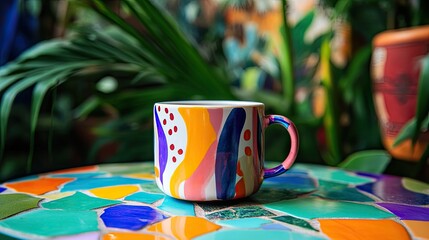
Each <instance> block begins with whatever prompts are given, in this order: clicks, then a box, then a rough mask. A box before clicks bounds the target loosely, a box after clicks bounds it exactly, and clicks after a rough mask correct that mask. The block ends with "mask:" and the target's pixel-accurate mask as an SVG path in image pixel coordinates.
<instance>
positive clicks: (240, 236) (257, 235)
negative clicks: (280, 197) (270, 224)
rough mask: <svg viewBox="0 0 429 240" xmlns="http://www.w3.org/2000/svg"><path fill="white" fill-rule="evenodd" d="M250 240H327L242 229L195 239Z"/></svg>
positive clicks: (276, 231) (286, 232)
mask: <svg viewBox="0 0 429 240" xmlns="http://www.w3.org/2000/svg"><path fill="white" fill-rule="evenodd" d="M217 239H222V240H248V239H258V240H273V239H291V240H292V239H303V240H318V239H326V238H325V237H323V236H316V235H307V234H304V233H300V232H292V231H282V230H269V231H264V230H249V229H246V230H241V229H232V230H222V231H216V232H212V233H209V234H206V235H203V236H200V237H197V238H195V240H217Z"/></svg>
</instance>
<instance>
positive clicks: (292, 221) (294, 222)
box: [273, 216, 318, 231]
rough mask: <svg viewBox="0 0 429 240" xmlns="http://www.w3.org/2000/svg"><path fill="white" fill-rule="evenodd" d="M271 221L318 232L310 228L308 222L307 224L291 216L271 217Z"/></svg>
mask: <svg viewBox="0 0 429 240" xmlns="http://www.w3.org/2000/svg"><path fill="white" fill-rule="evenodd" d="M273 219H274V220H277V221H280V222H284V223H287V224H291V225H294V226H298V227H302V228H306V229H309V230H313V231H318V230H317V229H315V228H314V227H313V226H311V224H310V223H309V222H307V221H305V220H304V219H301V218H296V217H293V216H278V217H273Z"/></svg>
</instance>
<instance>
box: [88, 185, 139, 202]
mask: <svg viewBox="0 0 429 240" xmlns="http://www.w3.org/2000/svg"><path fill="white" fill-rule="evenodd" d="M138 190H139V187H137V186H113V187H101V188H95V189H92V190H89V192H90V193H92V194H94V195H95V196H97V197H101V198H107V199H120V198H123V197H126V196H128V195H130V194H131V193H134V192H137V191H138Z"/></svg>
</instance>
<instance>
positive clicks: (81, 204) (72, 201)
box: [42, 192, 121, 211]
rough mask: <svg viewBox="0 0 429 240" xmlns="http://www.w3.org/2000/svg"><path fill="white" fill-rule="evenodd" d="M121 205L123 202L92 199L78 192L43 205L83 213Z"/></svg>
mask: <svg viewBox="0 0 429 240" xmlns="http://www.w3.org/2000/svg"><path fill="white" fill-rule="evenodd" d="M119 203H121V201H116V200H108V199H103V198H96V197H90V196H88V195H86V194H83V193H81V192H76V193H75V194H73V195H71V196H68V197H64V198H60V199H57V200H54V201H50V202H46V203H42V206H43V207H44V208H47V209H63V210H77V211H81V210H91V209H96V208H101V207H106V206H110V205H114V204H119Z"/></svg>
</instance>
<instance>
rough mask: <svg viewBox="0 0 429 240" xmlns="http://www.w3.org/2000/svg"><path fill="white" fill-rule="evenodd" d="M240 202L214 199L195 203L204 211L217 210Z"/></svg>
mask: <svg viewBox="0 0 429 240" xmlns="http://www.w3.org/2000/svg"><path fill="white" fill-rule="evenodd" d="M240 203H242V202H241V201H234V200H232V201H215V202H197V203H196V204H197V205H198V206H199V207H200V208H201V209H203V211H204V212H205V213H210V212H214V211H219V210H222V209H226V208H229V207H233V206H236V205H237V204H240Z"/></svg>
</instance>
